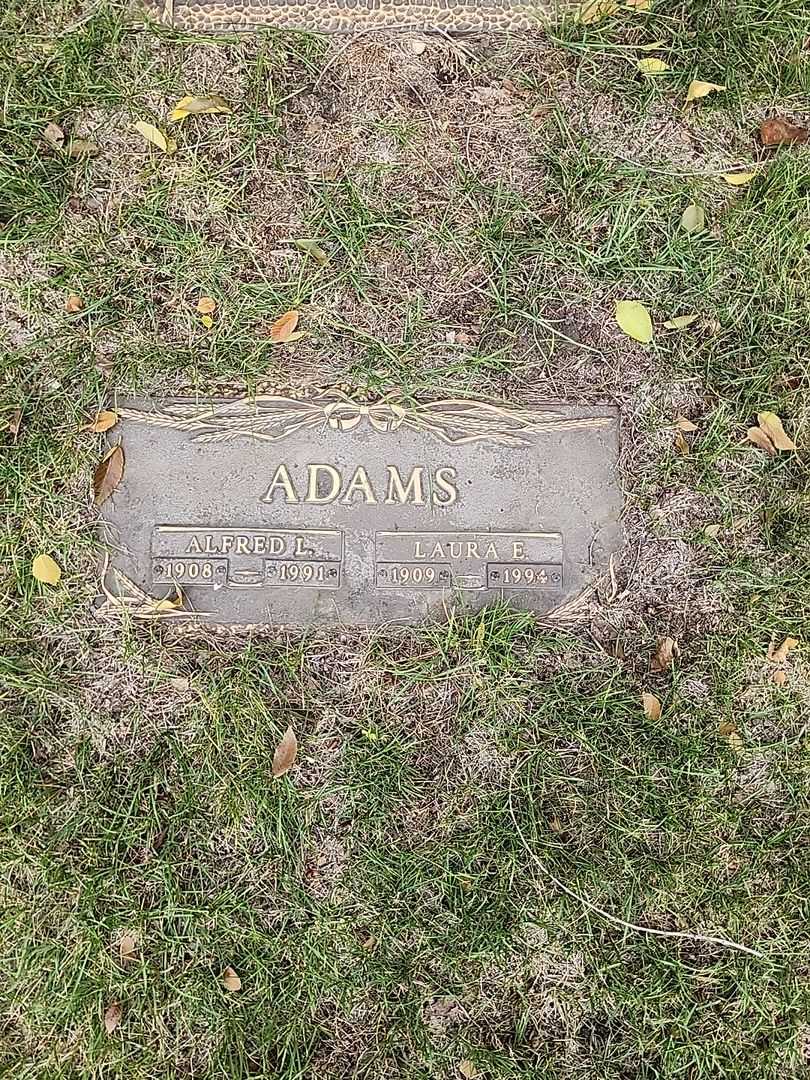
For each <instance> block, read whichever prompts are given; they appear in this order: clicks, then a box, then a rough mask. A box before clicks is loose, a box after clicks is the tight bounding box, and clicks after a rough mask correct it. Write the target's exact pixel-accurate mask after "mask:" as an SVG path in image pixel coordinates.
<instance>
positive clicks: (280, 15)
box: [144, 0, 562, 33]
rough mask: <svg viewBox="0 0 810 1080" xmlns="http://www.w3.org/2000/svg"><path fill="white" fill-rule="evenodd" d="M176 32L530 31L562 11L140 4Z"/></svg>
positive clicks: (359, 0) (427, 1)
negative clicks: (275, 29) (271, 30)
mask: <svg viewBox="0 0 810 1080" xmlns="http://www.w3.org/2000/svg"><path fill="white" fill-rule="evenodd" d="M144 6H145V8H146V10H147V12H148V13H149V14H150V15H151V16H152V17H153V18H155V19H157V20H159V21H160V22H163V23H166V24H167V25H169V26H174V27H176V28H177V29H180V30H191V31H195V32H201V33H217V32H232V31H235V30H261V29H265V28H268V27H277V28H279V29H284V30H320V31H368V30H385V29H392V30H396V29H401V30H422V31H430V30H442V31H445V32H447V33H453V32H455V31H470V30H533V29H537V28H538V27H540V26H543V25H547V24H548V22H549V21H550V19H551V18H552V17H553V14H554V12H555V11H556V10H558V9H559V8H560V7H562V5H560V4H559V3H555V2H553V0H552V2H550V3H545V4H544V3H527V2H524V0H421V2H420V0H144Z"/></svg>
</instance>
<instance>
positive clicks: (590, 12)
mask: <svg viewBox="0 0 810 1080" xmlns="http://www.w3.org/2000/svg"><path fill="white" fill-rule="evenodd" d="M618 10H619V5H618V4H617V3H616V0H589V2H587V3H584V4H580V6H579V8H578V9H577V11H576V13H575V14H574V22H578V23H580V24H581V25H582V26H589V25H590V24H591V23H596V22H599V21H600V20H601V19H605V18H607V17H608V15H615V14H616V12H617V11H618Z"/></svg>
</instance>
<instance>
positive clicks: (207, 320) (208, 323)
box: [200, 315, 214, 330]
mask: <svg viewBox="0 0 810 1080" xmlns="http://www.w3.org/2000/svg"><path fill="white" fill-rule="evenodd" d="M200 322H201V323H202V324H203V326H204V327H205V329H206V330H210V329H211V327H212V326H213V325H214V320H213V319H212V318H211V316H210V315H201V316H200Z"/></svg>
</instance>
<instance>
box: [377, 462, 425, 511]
mask: <svg viewBox="0 0 810 1080" xmlns="http://www.w3.org/2000/svg"><path fill="white" fill-rule="evenodd" d="M386 469H387V470H388V490H387V492H386V495H385V502H386V505H388V506H390V505H391V504H393V503H408V502H410V503H413V504H414V505H415V506H424V504H425V500H424V497H423V495H422V478H423V476H424V474H425V470H424V468H423V467H422V466H421V465H417V466H416V468H415V469H412V470H411V475H410V477H409V478H408V483H407V485H406V484H405V483H403V480H402V477H401V476H400V473H399V469H398V468H397V467H396V465H386Z"/></svg>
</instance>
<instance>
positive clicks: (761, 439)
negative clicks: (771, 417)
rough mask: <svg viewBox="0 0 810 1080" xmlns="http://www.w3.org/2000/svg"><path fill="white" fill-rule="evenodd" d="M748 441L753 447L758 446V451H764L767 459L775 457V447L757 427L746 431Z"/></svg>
mask: <svg viewBox="0 0 810 1080" xmlns="http://www.w3.org/2000/svg"><path fill="white" fill-rule="evenodd" d="M747 434H748V441H749V442H752V443H753V444H754V446H758V447H759V448H760V450H764V451H765V453H766V454H767V455H768V456H769V457H776V447H775V446H774V445H773V443H772V442H771V440H770V439H769V438H768V436H767V435H766V434H765V432H764V431H763V430H762V428H759V427H750V428H749V429H748V432H747Z"/></svg>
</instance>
